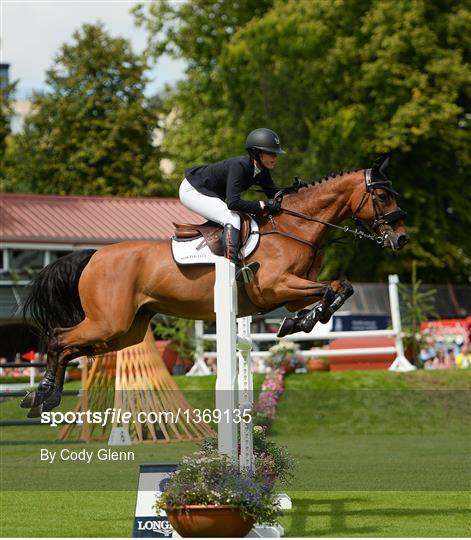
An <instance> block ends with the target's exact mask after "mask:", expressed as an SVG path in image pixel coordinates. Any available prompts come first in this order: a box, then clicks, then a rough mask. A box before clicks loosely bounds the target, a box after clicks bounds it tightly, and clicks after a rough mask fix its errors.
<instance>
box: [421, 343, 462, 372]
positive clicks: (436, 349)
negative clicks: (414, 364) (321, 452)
mask: <svg viewBox="0 0 471 540" xmlns="http://www.w3.org/2000/svg"><path fill="white" fill-rule="evenodd" d="M420 359H421V360H422V362H423V366H424V369H454V368H458V369H466V368H469V367H470V366H471V344H469V343H468V344H463V343H462V342H461V343H460V340H456V341H455V342H454V343H452V344H451V345H450V344H447V345H446V346H443V345H442V344H440V343H438V344H434V345H433V346H428V347H425V348H423V349H422V350H421V351H420Z"/></svg>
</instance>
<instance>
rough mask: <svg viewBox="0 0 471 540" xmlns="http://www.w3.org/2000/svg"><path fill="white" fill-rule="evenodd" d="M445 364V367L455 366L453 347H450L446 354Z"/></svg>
mask: <svg viewBox="0 0 471 540" xmlns="http://www.w3.org/2000/svg"><path fill="white" fill-rule="evenodd" d="M444 364H445V369H451V368H454V367H455V353H454V352H453V349H452V348H450V349H448V351H447V353H446V356H445V360H444Z"/></svg>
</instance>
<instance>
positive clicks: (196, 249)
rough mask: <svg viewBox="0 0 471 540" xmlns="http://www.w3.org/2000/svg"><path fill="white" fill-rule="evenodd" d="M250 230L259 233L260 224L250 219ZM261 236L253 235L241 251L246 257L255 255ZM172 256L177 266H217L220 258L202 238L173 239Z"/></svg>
mask: <svg viewBox="0 0 471 540" xmlns="http://www.w3.org/2000/svg"><path fill="white" fill-rule="evenodd" d="M250 230H251V231H258V224H257V222H256V221H255V220H254V219H253V218H250ZM259 239H260V236H259V235H258V234H251V235H250V236H249V239H248V240H247V243H246V244H245V246H244V247H243V248H242V249H241V250H240V252H241V254H242V255H243V256H244V257H248V256H249V255H250V254H251V253H253V252H254V251H255V249H256V247H257V245H258V241H259ZM172 255H173V258H174V259H175V262H176V263H177V264H215V263H216V261H217V259H218V258H219V257H218V256H217V255H214V253H213V252H212V251H211V250H210V249H209V246H208V244H207V243H206V240H205V239H204V238H203V237H202V236H198V237H197V238H192V239H190V240H176V239H175V238H172Z"/></svg>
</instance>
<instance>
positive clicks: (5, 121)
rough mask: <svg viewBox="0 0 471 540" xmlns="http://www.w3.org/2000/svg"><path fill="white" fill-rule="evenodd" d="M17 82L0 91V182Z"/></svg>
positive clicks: (2, 175) (2, 178) (4, 162)
mask: <svg viewBox="0 0 471 540" xmlns="http://www.w3.org/2000/svg"><path fill="white" fill-rule="evenodd" d="M16 85H17V81H15V82H13V83H10V84H7V85H6V86H5V87H4V88H2V89H1V90H0V180H1V181H2V182H3V180H4V176H5V165H6V160H7V148H8V139H9V136H10V135H11V127H10V125H11V119H12V116H13V107H12V101H13V96H14V93H15V89H16Z"/></svg>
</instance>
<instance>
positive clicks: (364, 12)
mask: <svg viewBox="0 0 471 540" xmlns="http://www.w3.org/2000/svg"><path fill="white" fill-rule="evenodd" d="M234 4H236V3H234V2H229V1H224V0H214V1H212V2H207V1H206V0H195V1H193V2H191V3H185V4H181V3H175V4H170V3H167V2H159V3H153V4H151V6H150V8H148V10H147V11H145V8H144V7H141V8H140V9H139V10H138V11H137V14H138V22H140V23H142V24H146V25H147V28H148V30H149V32H150V36H149V40H150V42H149V52H150V53H151V54H152V55H154V57H156V58H157V57H158V56H159V55H160V54H162V53H163V52H164V51H167V52H171V53H172V54H174V55H175V56H177V57H181V58H185V59H186V60H187V61H188V69H187V73H186V75H187V77H186V80H184V81H182V82H181V83H180V84H178V85H177V87H176V89H175V90H174V92H173V93H171V94H170V95H169V96H168V97H167V99H166V103H167V107H168V110H169V111H170V110H172V114H173V118H174V121H173V122H172V124H171V125H169V126H168V127H167V129H166V132H165V136H164V140H163V148H164V149H165V150H166V152H167V153H168V155H169V157H170V158H171V159H172V160H173V161H174V162H175V165H176V167H175V177H176V178H177V177H181V176H182V173H183V170H184V168H185V167H186V166H188V165H190V164H194V163H201V162H203V163H204V162H208V161H209V160H213V159H219V158H223V157H225V156H227V155H230V154H233V155H234V154H237V153H240V152H241V148H243V141H244V138H245V135H246V134H247V132H248V131H250V130H251V129H253V128H254V127H257V126H262V125H265V126H270V127H272V128H273V129H275V130H276V131H278V132H279V133H280V136H281V139H282V143H283V145H284V146H285V147H287V149H288V150H289V154H288V155H287V156H286V157H283V159H282V160H280V166H279V168H278V169H277V173H276V176H277V178H278V179H280V178H281V179H282V180H279V183H281V184H287V183H290V181H291V178H292V176H294V175H295V174H298V175H299V176H301V177H302V178H304V179H307V180H311V179H314V178H317V177H319V176H323V175H325V174H327V173H329V172H331V171H334V172H336V171H340V170H345V169H353V168H358V167H365V168H366V167H368V166H369V165H370V164H371V163H372V160H373V158H374V157H376V156H377V155H378V154H380V153H383V152H385V151H393V156H394V158H393V164H392V169H391V171H390V176H391V178H392V179H393V181H394V184H395V186H396V187H397V189H398V190H399V191H400V192H401V193H402V194H403V200H401V201H400V203H401V205H402V206H403V207H404V209H406V210H407V211H408V212H409V218H408V225H409V230H410V232H411V235H412V239H413V241H412V242H411V244H410V245H409V246H407V247H406V248H405V249H404V250H403V252H401V254H399V255H398V256H396V257H393V256H392V255H391V254H390V253H387V252H386V251H384V252H378V249H377V247H375V246H374V245H368V244H367V243H361V244H352V243H350V242H349V243H347V244H344V245H342V246H338V247H334V246H333V247H331V248H329V250H327V252H326V257H325V277H327V275H330V276H333V275H339V276H340V275H344V274H345V275H348V276H349V277H350V278H352V279H354V280H376V279H384V278H385V276H386V274H388V273H391V272H399V273H400V274H401V277H402V278H403V279H404V278H406V279H408V278H410V264H409V261H410V258H411V257H412V258H415V259H416V260H417V261H418V266H419V267H421V268H422V275H423V277H424V279H425V280H426V281H429V282H433V281H435V282H440V281H452V280H453V281H468V280H471V258H470V255H469V254H470V253H471V237H470V235H469V234H468V230H469V229H470V226H471V216H470V212H469V205H468V203H467V201H466V199H465V198H464V197H463V193H464V192H465V190H468V182H467V180H466V170H467V169H468V168H469V166H470V164H471V158H470V154H469V148H470V134H469V133H470V132H469V123H470V122H469V114H468V115H467V113H466V111H467V110H469V104H470V95H469V89H470V85H469V81H470V80H471V73H470V66H469V64H468V63H467V62H466V61H465V59H466V58H467V57H468V58H469V53H470V37H469V32H467V31H466V28H468V27H469V26H470V24H471V11H470V9H469V5H468V3H463V2H458V1H456V0H442V1H440V2H428V1H427V0H414V1H412V2H411V1H410V0H336V1H333V2H313V1H312V0H287V1H274V2H266V3H264V2H261V3H259V2H250V1H249V0H246V1H245V2H241V3H240V4H242V9H241V10H240V11H239V10H238V9H237V8H236V7H234ZM162 36H163V37H162ZM176 178H175V179H176ZM359 257H361V259H362V264H361V265H358V264H356V261H357V260H358V258H359Z"/></svg>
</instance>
